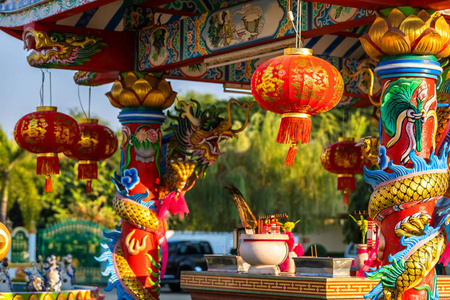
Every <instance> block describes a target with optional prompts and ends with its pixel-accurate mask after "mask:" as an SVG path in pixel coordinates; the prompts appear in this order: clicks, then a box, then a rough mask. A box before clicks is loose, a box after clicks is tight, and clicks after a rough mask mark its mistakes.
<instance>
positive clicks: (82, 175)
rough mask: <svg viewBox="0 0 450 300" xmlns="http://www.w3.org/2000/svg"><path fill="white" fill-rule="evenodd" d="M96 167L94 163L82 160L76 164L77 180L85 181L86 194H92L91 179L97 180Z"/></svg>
mask: <svg viewBox="0 0 450 300" xmlns="http://www.w3.org/2000/svg"><path fill="white" fill-rule="evenodd" d="M97 172H98V166H97V162H96V161H90V160H82V161H80V162H79V164H78V179H85V180H87V182H86V193H87V194H89V193H90V192H92V179H97Z"/></svg>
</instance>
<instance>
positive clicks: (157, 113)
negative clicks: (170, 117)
mask: <svg viewBox="0 0 450 300" xmlns="http://www.w3.org/2000/svg"><path fill="white" fill-rule="evenodd" d="M117 118H118V119H119V121H120V122H121V123H122V124H127V123H142V122H146V123H154V124H162V123H164V120H165V118H166V117H165V116H164V113H163V112H162V111H161V110H122V111H121V112H120V113H119V115H118V116H117Z"/></svg>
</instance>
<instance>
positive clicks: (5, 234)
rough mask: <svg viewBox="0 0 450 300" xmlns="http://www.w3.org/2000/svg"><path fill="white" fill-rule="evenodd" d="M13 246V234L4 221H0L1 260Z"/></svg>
mask: <svg viewBox="0 0 450 300" xmlns="http://www.w3.org/2000/svg"><path fill="white" fill-rule="evenodd" d="M10 248H11V234H10V233H9V230H8V228H6V226H5V225H4V224H3V223H0V260H2V259H4V258H5V257H6V255H7V254H8V252H9V249H10Z"/></svg>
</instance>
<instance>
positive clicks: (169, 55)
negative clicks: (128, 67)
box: [138, 22, 180, 70]
mask: <svg viewBox="0 0 450 300" xmlns="http://www.w3.org/2000/svg"><path fill="white" fill-rule="evenodd" d="M179 27H180V23H179V22H174V23H172V24H167V25H162V26H156V27H153V28H152V29H151V31H144V32H141V33H140V34H139V44H140V45H141V47H139V53H138V59H139V60H138V65H139V68H140V69H141V70H142V69H145V68H152V67H157V66H161V65H164V64H169V63H173V62H176V61H178V60H179V49H180V42H179V37H180V34H179Z"/></svg>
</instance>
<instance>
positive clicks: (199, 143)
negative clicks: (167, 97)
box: [168, 99, 256, 171]
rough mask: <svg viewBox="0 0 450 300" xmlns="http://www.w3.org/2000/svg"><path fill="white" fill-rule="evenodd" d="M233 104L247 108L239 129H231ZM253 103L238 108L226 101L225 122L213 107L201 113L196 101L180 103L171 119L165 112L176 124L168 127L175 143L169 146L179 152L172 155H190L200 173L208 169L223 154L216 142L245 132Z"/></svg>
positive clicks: (170, 116)
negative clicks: (226, 117)
mask: <svg viewBox="0 0 450 300" xmlns="http://www.w3.org/2000/svg"><path fill="white" fill-rule="evenodd" d="M233 102H234V103H236V104H237V105H239V107H241V108H243V107H246V108H247V112H246V120H245V123H244V125H243V126H242V127H241V128H239V129H232V128H231V127H232V121H231V110H230V107H231V103H233ZM255 103H256V102H251V103H249V102H245V103H244V104H243V105H241V104H240V103H239V102H238V101H237V100H235V99H231V100H230V101H229V102H228V120H226V119H224V118H221V117H219V114H220V113H221V111H220V110H219V109H217V108H216V107H214V106H213V107H211V108H209V109H207V110H202V109H201V106H200V103H199V102H198V101H195V100H191V103H189V104H188V103H186V102H184V101H179V102H178V105H179V106H180V107H179V108H177V107H175V110H176V111H177V112H178V113H179V115H178V116H172V115H171V114H170V113H168V117H169V118H170V119H172V120H175V121H177V123H178V124H177V126H174V127H170V130H172V131H173V134H174V140H175V142H176V143H172V146H173V148H174V149H176V150H178V151H177V152H176V153H177V154H175V155H184V156H189V157H190V158H191V160H192V161H193V162H194V163H195V164H196V166H197V168H200V169H201V170H203V169H204V168H205V167H208V166H210V165H211V164H213V163H214V162H216V161H217V159H218V158H219V155H221V154H222V153H221V151H220V145H219V143H220V142H222V141H228V140H229V139H230V138H232V137H237V133H239V132H241V131H242V130H244V129H245V127H246V126H247V124H248V117H249V110H250V107H251V106H252V105H253V104H255ZM174 144H175V145H174ZM172 156H173V155H172ZM172 158H173V157H172ZM201 170H200V171H201Z"/></svg>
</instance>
